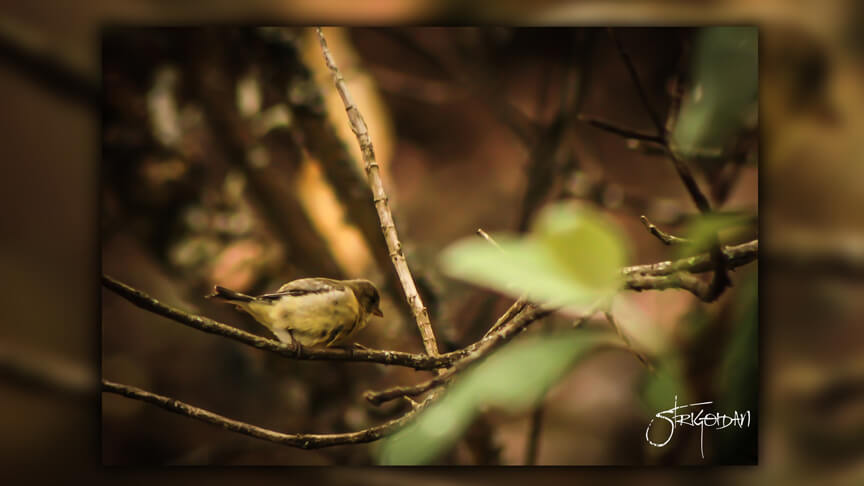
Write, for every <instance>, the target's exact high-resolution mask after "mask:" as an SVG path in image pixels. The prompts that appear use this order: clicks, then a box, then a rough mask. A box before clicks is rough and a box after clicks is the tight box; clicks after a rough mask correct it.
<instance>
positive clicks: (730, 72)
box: [672, 27, 759, 157]
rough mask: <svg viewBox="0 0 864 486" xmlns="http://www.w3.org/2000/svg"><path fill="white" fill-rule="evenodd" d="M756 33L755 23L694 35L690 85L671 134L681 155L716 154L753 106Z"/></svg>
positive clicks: (756, 78)
mask: <svg viewBox="0 0 864 486" xmlns="http://www.w3.org/2000/svg"><path fill="white" fill-rule="evenodd" d="M758 39H759V31H758V29H757V28H756V27H707V28H704V29H702V30H701V31H700V32H699V34H698V37H697V40H696V46H695V49H694V52H693V62H692V66H691V80H692V82H691V88H690V91H689V92H688V93H687V94H686V95H685V97H684V99H683V101H682V104H681V111H680V113H679V116H678V122H677V123H676V125H675V128H674V130H673V132H672V141H673V143H674V145H675V146H676V149H677V151H678V152H679V153H681V154H682V155H683V156H685V157H696V156H704V155H708V156H712V155H713V156H714V157H719V156H721V155H722V153H723V149H724V148H725V147H726V146H727V145H728V144H729V142H730V140H731V139H732V138H733V137H734V136H735V135H736V134H737V133H738V132H739V131H740V130H741V128H742V127H743V126H745V124H747V123H748V121H749V120H748V119H753V118H754V117H755V114H756V110H757V104H756V100H757V96H758V89H759V59H758Z"/></svg>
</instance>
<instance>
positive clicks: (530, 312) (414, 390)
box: [364, 304, 553, 405]
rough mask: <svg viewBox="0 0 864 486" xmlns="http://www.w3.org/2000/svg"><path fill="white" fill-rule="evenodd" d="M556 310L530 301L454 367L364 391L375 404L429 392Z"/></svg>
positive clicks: (367, 398) (476, 344) (476, 345)
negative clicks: (409, 381) (420, 378)
mask: <svg viewBox="0 0 864 486" xmlns="http://www.w3.org/2000/svg"><path fill="white" fill-rule="evenodd" d="M552 312H553V310H551V309H542V308H540V307H538V306H536V305H534V304H526V305H525V308H524V310H523V311H522V312H521V313H520V314H519V316H518V317H516V318H515V319H513V320H511V321H510V322H509V323H507V324H505V325H504V326H502V327H501V329H499V330H498V331H496V332H494V333H492V334H490V335H488V336H487V337H484V338H483V339H481V340H480V341H478V342H477V343H475V345H474V346H472V347H473V349H472V350H471V351H470V352H468V353H467V354H466V355H465V356H464V357H463V358H462V359H460V360H459V361H457V362H456V363H454V364H453V366H452V367H450V369H448V370H446V371H444V372H443V373H441V374H439V375H438V376H436V377H434V378H432V379H430V380H427V381H425V382H422V383H419V384H417V385H410V386H397V387H393V388H388V389H386V390H383V391H379V392H373V391H367V392H366V393H365V394H364V397H365V398H366V400H368V401H369V402H370V403H372V404H374V405H380V404H381V403H384V402H386V401H389V400H393V399H395V398H399V397H402V396H408V397H413V396H417V395H420V394H421V393H425V392H427V391H429V390H431V389H433V388H437V387H439V386H441V385H443V384H445V383H447V382H449V381H450V379H452V378H453V376H455V375H457V374H458V373H460V372H462V370H464V369H466V368H467V367H468V366H470V365H471V364H473V363H475V362H476V361H478V360H480V359H481V358H483V357H485V356H487V355H489V353H491V352H492V351H494V350H495V349H497V348H498V347H499V346H501V345H502V344H504V343H505V342H507V341H509V340H510V339H511V338H512V337H513V336H515V335H516V334H518V333H519V332H520V331H521V330H522V329H524V328H525V327H527V326H528V325H529V324H531V323H532V322H534V321H536V320H538V319H542V318H543V317H545V316H547V315H549V314H551V313H552ZM469 348H470V347H469ZM454 354H455V353H449V354H448V355H445V356H449V355H454Z"/></svg>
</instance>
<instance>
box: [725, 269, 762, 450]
mask: <svg viewBox="0 0 864 486" xmlns="http://www.w3.org/2000/svg"><path fill="white" fill-rule="evenodd" d="M758 286H759V276H758V272H751V273H750V274H749V275H748V276H747V278H746V279H744V280H743V281H742V282H741V291H740V292H738V294H736V295H737V299H736V301H735V304H734V312H733V321H732V322H734V325H735V328H734V330H733V331H732V337H731V340H730V342H729V344H728V348H727V350H726V353H725V355H724V356H723V361H722V363H721V364H720V368H719V370H718V376H717V377H716V380H715V382H716V384H717V385H716V391H715V393H716V396H717V397H718V398H717V408H718V410H723V411H726V412H728V413H730V414H731V413H732V411H739V412H741V413H743V412H745V411H748V410H749V411H750V413H751V422H750V426H749V427H748V428H746V429H744V430H738V429H731V430H729V431H726V432H725V433H724V432H722V431H718V433H715V435H714V441H715V444H716V447H717V458H718V461H720V462H722V463H736V462H737V463H741V462H755V461H756V458H757V455H758V442H757V441H756V435H757V434H758V430H759V294H758Z"/></svg>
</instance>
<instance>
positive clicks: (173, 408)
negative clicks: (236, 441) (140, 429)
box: [102, 380, 425, 449]
mask: <svg viewBox="0 0 864 486" xmlns="http://www.w3.org/2000/svg"><path fill="white" fill-rule="evenodd" d="M102 391H103V392H106V393H114V394H117V395H121V396H124V397H127V398H131V399H133V400H140V401H142V402H147V403H150V404H153V405H156V406H157V407H161V408H163V409H165V410H168V411H169V412H174V413H177V414H180V415H183V416H185V417H189V418H193V419H195V420H200V421H202V422H206V423H208V424H211V425H217V426H219V427H222V428H223V429H227V430H230V431H231V432H236V433H239V434H244V435H248V436H250V437H255V438H256V439H262V440H266V441H269V442H274V443H276V444H281V445H286V446H291V447H299V448H301V449H320V448H322V447H331V446H337V445H346V444H363V443H366V442H373V441H376V440H378V439H380V438H382V437H385V436H387V435H390V434H392V433H394V432H396V431H397V430H399V429H400V428H402V427H404V426H405V425H406V424H407V423H408V422H409V420H411V418H412V417H413V416H414V415H415V414H416V413H417V412H419V411H420V410H422V409H423V408H425V406H424V404H420V406H418V407H417V408H415V409H413V410H411V411H409V412H408V413H406V414H405V415H403V416H401V417H399V418H396V419H393V420H391V421H389V422H385V423H383V424H381V425H376V426H374V427H369V428H367V429H363V430H358V431H356V432H347V433H342V434H284V433H282V432H276V431H274V430H270V429H265V428H263V427H258V426H256V425H251V424H248V423H245V422H240V421H239V420H234V419H230V418H227V417H224V416H222V415H219V414H216V413H213V412H210V411H209V410H204V409H203V408H198V407H195V406H192V405H189V404H188V403H185V402H181V401H180V400H176V399H174V398H170V397H166V396H162V395H157V394H155V393H151V392H148V391H146V390H142V389H140V388H136V387H134V386H129V385H123V384H120V383H115V382H112V381H108V380H102Z"/></svg>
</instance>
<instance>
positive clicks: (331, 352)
mask: <svg viewBox="0 0 864 486" xmlns="http://www.w3.org/2000/svg"><path fill="white" fill-rule="evenodd" d="M102 285H104V286H105V287H106V288H108V289H109V290H111V291H113V292H114V293H116V294H117V295H119V296H121V297H123V298H124V299H126V300H128V301H129V302H131V303H133V304H135V305H136V306H138V307H140V308H142V309H144V310H147V311H150V312H153V313H154V314H158V315H160V316H163V317H167V318H168V319H171V320H172V321H175V322H178V323H180V324H183V325H186V326H189V327H191V328H193V329H198V330H199V331H204V332H207V333H211V334H218V335H220V336H223V337H227V338H229V339H233V340H235V341H239V342H241V343H243V344H246V345H249V346H252V347H254V348H258V349H263V350H265V351H270V352H272V353H276V354H278V355H280V356H284V357H286V358H292V359H299V360H316V361H317V360H328V361H358V362H369V363H379V364H385V365H394V366H405V367H408V368H414V369H415V370H434V369H437V368H446V367H448V366H450V364H451V363H453V362H454V361H455V359H454V358H447V357H446V356H428V355H423V354H411V353H404V352H400V351H382V350H376V349H354V348H348V349H340V348H308V347H304V346H301V345H299V344H297V343H294V344H285V343H280V342H278V341H274V340H272V339H266V338H262V337H260V336H256V335H254V334H250V333H248V332H246V331H242V330H240V329H237V328H235V327H231V326H228V325H225V324H222V323H221V322H217V321H214V320H213V319H209V318H207V317H203V316H197V315H194V314H189V313H186V312H183V311H181V310H180V309H177V308H174V307H171V306H168V305H165V304H163V303H161V302H159V301H158V300H156V299H154V298H153V297H150V296H149V295H147V294H146V293H144V292H142V291H140V290H137V289H134V288H132V287H130V286H128V285H126V284H124V283H122V282H120V281H118V280H115V279H113V278H111V277H109V276H107V275H103V276H102Z"/></svg>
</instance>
